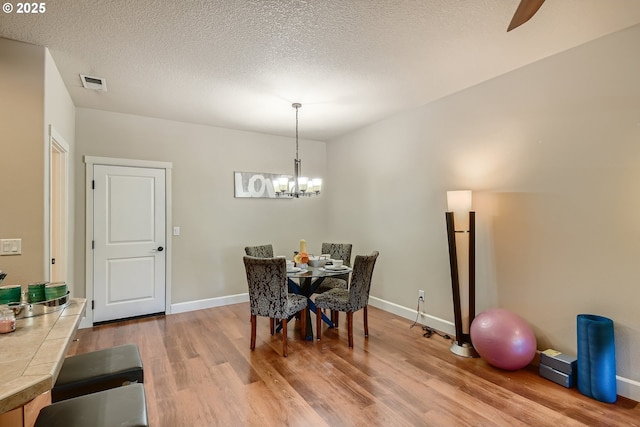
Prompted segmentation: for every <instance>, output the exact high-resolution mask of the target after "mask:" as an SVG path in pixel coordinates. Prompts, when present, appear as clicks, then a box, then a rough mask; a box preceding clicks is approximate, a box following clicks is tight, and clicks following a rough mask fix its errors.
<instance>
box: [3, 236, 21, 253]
mask: <svg viewBox="0 0 640 427" xmlns="http://www.w3.org/2000/svg"><path fill="white" fill-rule="evenodd" d="M0 255H22V239H0Z"/></svg>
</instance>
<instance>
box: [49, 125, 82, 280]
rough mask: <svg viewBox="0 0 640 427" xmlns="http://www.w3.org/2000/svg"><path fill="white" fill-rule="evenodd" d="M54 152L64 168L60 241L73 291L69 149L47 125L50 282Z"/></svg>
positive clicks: (65, 142) (51, 126)
mask: <svg viewBox="0 0 640 427" xmlns="http://www.w3.org/2000/svg"><path fill="white" fill-rule="evenodd" d="M53 150H55V151H56V152H58V153H60V155H61V156H63V163H64V164H63V167H64V173H63V174H62V177H63V178H64V182H61V183H60V188H61V191H62V192H63V193H62V198H61V204H62V205H64V210H65V225H64V232H65V233H64V235H62V236H60V238H61V239H62V240H63V241H62V246H63V248H64V252H65V254H64V262H65V264H66V265H65V266H64V271H65V273H66V274H65V276H66V278H65V280H66V282H67V285H70V286H69V287H70V289H71V290H72V292H73V290H74V289H75V288H74V284H73V280H72V277H73V276H72V274H71V271H70V269H69V260H70V257H69V234H70V233H71V229H70V228H69V227H70V224H69V192H70V188H69V154H70V149H69V144H68V143H67V141H66V140H65V139H64V137H63V136H62V135H61V134H60V133H59V132H58V131H56V129H55V128H54V127H53V125H51V124H50V125H49V148H48V150H47V153H46V157H47V172H46V174H47V175H46V180H48V184H47V188H48V195H47V203H45V210H46V215H47V222H46V224H47V225H46V226H45V229H46V231H45V233H46V236H47V239H45V246H44V247H45V264H46V267H45V274H46V275H47V280H51V241H52V238H51V233H52V227H51V222H52V221H51V220H52V218H51V214H52V212H51V203H52V194H53V186H52V182H51V171H52V168H51V162H52V160H53V157H52V156H51V154H52V151H53Z"/></svg>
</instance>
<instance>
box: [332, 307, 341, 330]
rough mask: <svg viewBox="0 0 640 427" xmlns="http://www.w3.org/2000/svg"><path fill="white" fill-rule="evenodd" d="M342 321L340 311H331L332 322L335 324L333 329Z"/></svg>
mask: <svg viewBox="0 0 640 427" xmlns="http://www.w3.org/2000/svg"><path fill="white" fill-rule="evenodd" d="M339 319H340V312H339V311H338V310H331V322H332V323H333V327H334V328H337V327H338V321H339Z"/></svg>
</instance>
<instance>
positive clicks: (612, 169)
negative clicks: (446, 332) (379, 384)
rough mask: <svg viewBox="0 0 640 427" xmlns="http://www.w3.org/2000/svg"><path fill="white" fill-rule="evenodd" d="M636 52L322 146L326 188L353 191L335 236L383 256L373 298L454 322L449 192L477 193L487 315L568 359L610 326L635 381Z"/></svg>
mask: <svg viewBox="0 0 640 427" xmlns="http://www.w3.org/2000/svg"><path fill="white" fill-rule="evenodd" d="M639 43H640V26H635V27H632V28H630V29H627V30H624V31H621V32H619V33H616V34H614V35H611V36H608V37H605V38H602V39H599V40H596V41H593V42H591V43H588V44H586V45H583V46H580V47H578V48H575V49H572V50H570V51H567V52H565V53H561V54H558V55H556V56H553V57H550V58H547V59H545V60H543V61H540V62H538V63H535V64H533V65H530V66H527V67H524V68H522V69H519V70H516V71H514V72H511V73H509V74H507V75H504V76H501V77H498V78H496V79H493V80H491V81H487V82H484V83H482V84H479V85H477V86H475V87H472V88H469V89H467V90H464V91H461V92H459V93H457V94H454V95H452V96H449V97H447V98H444V99H442V100H440V101H437V102H434V103H432V104H429V105H427V106H424V107H423V108H420V109H416V110H413V111H409V112H405V113H402V114H398V115H397V116H395V117H392V118H390V119H388V120H385V121H382V122H380V123H377V124H375V125H372V126H369V127H367V128H364V129H362V130H359V131H357V132H353V133H352V134H349V135H346V136H344V137H341V138H338V139H336V140H333V141H330V142H328V144H327V145H328V148H327V165H328V166H327V167H328V177H327V182H328V184H329V185H331V184H335V183H339V182H348V183H349V185H348V186H337V185H336V186H335V191H332V192H330V193H327V199H328V201H329V203H330V206H329V209H328V219H329V222H330V223H331V224H336V226H335V227H332V228H331V229H330V234H332V235H333V236H334V237H338V236H340V237H345V236H346V238H347V240H350V241H352V242H353V243H354V250H355V251H356V253H362V252H368V251H370V250H372V249H378V250H380V258H379V261H378V264H377V266H376V272H375V274H374V284H373V287H372V294H373V296H374V297H375V298H378V299H380V300H383V301H386V302H389V303H392V304H396V305H398V306H400V307H407V308H410V309H414V308H415V307H416V301H417V293H418V290H419V289H425V290H426V296H427V297H426V312H427V313H428V314H429V315H431V316H434V317H435V318H441V319H444V320H447V321H452V320H453V313H452V304H451V284H450V283H451V282H450V271H449V264H448V253H447V241H446V234H445V219H444V212H445V210H446V191H447V190H458V189H472V190H474V191H475V193H474V209H475V210H476V211H477V221H478V242H477V256H478V259H477V270H478V271H477V286H478V291H477V293H478V304H477V309H478V312H480V311H482V310H484V309H487V308H491V307H503V308H507V309H510V310H512V311H514V312H516V313H518V314H520V315H521V316H523V317H524V318H525V319H526V320H527V321H529V323H530V324H531V325H532V327H533V329H534V331H535V333H536V335H537V338H538V348H539V349H541V350H544V349H546V348H555V349H558V350H560V351H564V352H566V353H570V354H575V353H576V332H575V330H576V315H577V314H579V313H592V314H599V315H603V316H607V317H610V318H612V319H613V320H614V321H615V325H616V326H615V328H616V329H615V333H616V346H617V367H618V375H620V376H621V377H624V378H626V379H628V380H631V381H636V382H637V381H640V317H639V316H638V308H637V307H638V300H639V297H640V288H639V287H638V283H639V282H640V269H638V268H637V265H638V260H639V259H640V225H639V224H640V223H638V221H637V220H636V219H637V217H638V214H639V213H640V188H639V187H640V84H638V76H640V56H639V55H638V54H637V47H638V45H639ZM349 205H352V206H357V209H346V210H345V209H343V207H344V206H349ZM330 237H331V236H330ZM413 313H415V311H414V312H413ZM619 385H620V386H622V387H626V385H627V383H620V384H619ZM635 387H636V388H635V389H634V391H629V390H624V389H623V390H619V392H620V394H623V395H625V394H626V395H627V396H629V395H631V396H630V397H632V398H634V399H636V400H639V397H640V394H637V393H638V388H637V383H636V384H635ZM631 388H633V387H631ZM633 393H636V394H633Z"/></svg>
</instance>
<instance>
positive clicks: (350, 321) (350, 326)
mask: <svg viewBox="0 0 640 427" xmlns="http://www.w3.org/2000/svg"><path fill="white" fill-rule="evenodd" d="M347 336H348V337H349V347H351V348H353V311H347Z"/></svg>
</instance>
